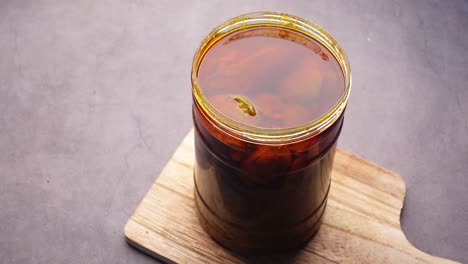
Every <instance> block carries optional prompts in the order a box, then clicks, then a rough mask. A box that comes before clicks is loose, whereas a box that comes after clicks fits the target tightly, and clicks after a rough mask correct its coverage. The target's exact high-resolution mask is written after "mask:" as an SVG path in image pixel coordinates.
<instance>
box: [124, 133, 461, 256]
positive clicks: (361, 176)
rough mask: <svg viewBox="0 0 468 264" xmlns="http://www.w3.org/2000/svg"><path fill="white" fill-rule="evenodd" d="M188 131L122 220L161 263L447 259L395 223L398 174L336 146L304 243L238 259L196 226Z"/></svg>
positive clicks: (401, 191)
mask: <svg viewBox="0 0 468 264" xmlns="http://www.w3.org/2000/svg"><path fill="white" fill-rule="evenodd" d="M194 157H195V153H194V146H193V131H191V132H190V133H189V134H188V135H187V136H186V137H185V139H184V140H183V141H182V143H181V145H180V146H179V148H178V149H177V150H176V152H175V154H174V156H173V157H172V158H171V160H170V161H169V162H168V163H167V165H166V167H165V168H164V170H163V171H162V173H161V175H160V176H159V177H158V178H157V180H156V182H155V183H154V184H153V186H152V187H151V189H150V190H149V192H148V193H147V194H146V196H145V197H144V199H143V201H142V202H141V204H140V205H139V206H138V207H137V209H136V210H135V212H134V214H133V215H132V216H131V218H130V219H129V221H128V223H127V225H126V226H125V236H126V238H127V241H128V242H129V243H130V244H131V245H133V246H135V247H137V248H138V249H140V250H142V251H143V252H145V253H147V254H150V255H152V256H154V257H156V258H158V259H161V260H163V261H165V262H169V263H455V262H452V261H450V260H446V259H442V258H438V257H434V256H431V255H428V254H426V253H424V252H422V251H419V250H418V249H416V248H415V247H413V246H412V245H411V244H410V243H409V242H408V240H407V239H406V238H405V235H404V234H403V232H402V231H401V227H400V212H401V208H402V207H403V199H404V196H405V184H404V182H403V180H402V178H401V176H399V175H397V174H395V173H393V172H391V171H388V170H386V169H384V168H382V167H379V166H377V165H375V164H372V163H370V162H368V161H366V160H364V159H362V158H359V157H357V156H355V155H353V154H351V153H349V152H346V151H343V150H340V149H338V150H337V152H336V156H335V162H334V167H333V172H332V185H331V189H330V194H329V201H328V205H327V210H326V212H325V216H324V219H323V224H322V226H321V228H320V230H319V231H318V232H317V235H316V236H315V237H314V239H313V240H312V241H310V242H309V243H308V244H307V245H306V246H305V247H304V248H302V249H300V250H296V251H294V252H290V253H288V254H282V255H273V256H262V257H245V256H240V255H237V254H235V253H232V252H230V251H228V250H225V249H224V248H222V247H221V246H219V245H218V244H216V242H214V241H213V240H212V239H211V238H210V237H209V236H208V234H207V233H205V231H204V230H203V229H202V227H201V226H200V225H199V222H198V219H197V217H196V212H195V208H194V207H195V204H194V200H193V162H194Z"/></svg>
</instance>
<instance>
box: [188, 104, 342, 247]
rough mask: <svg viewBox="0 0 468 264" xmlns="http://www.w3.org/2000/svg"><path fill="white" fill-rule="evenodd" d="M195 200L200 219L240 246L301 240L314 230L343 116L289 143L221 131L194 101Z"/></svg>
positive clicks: (288, 243)
mask: <svg viewBox="0 0 468 264" xmlns="http://www.w3.org/2000/svg"><path fill="white" fill-rule="evenodd" d="M193 119H194V124H195V151H196V152H195V154H196V162H195V171H194V181H195V193H194V195H195V201H196V206H197V212H198V216H199V220H200V223H201V224H202V226H203V227H204V228H205V230H206V231H207V232H208V233H209V234H210V236H211V237H213V239H214V240H216V241H217V242H218V243H220V244H221V245H223V246H225V247H227V248H230V249H232V250H235V251H238V252H243V253H268V252H274V251H278V250H285V249H290V248H294V247H297V246H300V245H302V244H304V243H305V242H307V241H308V240H309V239H310V238H311V237H312V236H313V235H314V234H315V232H316V231H317V230H318V228H319V227H320V223H321V218H322V216H323V213H324V211H325V206H326V202H327V198H328V192H329V189H330V180H331V170H332V165H333V159H334V155H335V147H336V142H337V139H338V137H339V134H340V131H341V127H342V123H343V115H342V116H341V117H340V118H339V119H338V121H337V122H335V123H334V124H333V125H332V126H330V127H329V128H328V129H327V130H325V131H324V132H322V133H320V134H318V135H316V136H314V137H310V138H308V139H305V140H302V141H300V142H294V143H283V144H281V143H276V144H268V145H266V144H259V143H252V142H247V141H244V140H242V139H238V138H236V137H233V136H232V135H229V134H227V133H224V132H223V131H220V130H218V129H217V128H216V126H214V125H213V123H212V121H211V120H210V117H209V116H207V115H206V113H204V112H203V110H202V109H200V107H198V106H197V103H196V102H195V103H194V105H193Z"/></svg>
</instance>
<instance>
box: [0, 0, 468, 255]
mask: <svg viewBox="0 0 468 264" xmlns="http://www.w3.org/2000/svg"><path fill="white" fill-rule="evenodd" d="M258 10H272V11H282V12H289V13H293V14H297V15H299V16H302V17H304V18H307V19H310V20H313V21H316V22H317V23H319V24H321V25H322V26H324V27H325V28H326V29H327V30H328V31H329V32H331V34H332V35H333V36H335V37H336V39H338V41H339V42H340V43H341V44H342V46H343V47H344V49H345V51H346V52H347V55H348V57H349V60H350V62H351V65H352V71H353V79H354V80H353V81H354V82H353V91H352V95H351V98H350V102H349V108H348V111H347V113H346V114H347V118H346V121H345V128H344V130H343V133H342V137H341V140H340V142H339V146H340V147H341V148H344V149H347V150H349V151H352V152H354V153H356V154H358V155H361V156H363V157H365V158H366V159H369V160H371V161H373V162H375V163H377V164H380V165H382V166H384V167H387V168H389V169H391V170H393V171H395V172H397V173H399V174H401V175H402V176H403V177H404V179H405V181H406V186H407V197H406V201H405V207H404V210H403V216H402V224H403V229H404V231H405V233H406V234H407V237H408V238H409V240H410V241H411V242H412V243H413V244H414V245H415V246H416V247H418V248H420V249H421V250H423V251H426V252H428V253H430V254H434V255H438V256H442V257H447V258H451V259H454V260H458V261H462V262H468V243H466V242H467V241H468V177H467V176H468V175H467V174H468V117H467V115H468V104H467V102H468V87H467V83H468V52H467V47H468V2H467V1H461V0H458V1H457V0H452V1H430V0H427V1H422V0H421V1H403V0H401V1H397V0H395V1H370V0H369V1H363V0H361V1H337V0H332V1H305V0H304V1H255V2H254V1H248V0H243V1H157V0H116V1H109V0H103V1H92V0H82V1H53V0H36V1H33V0H30V1H26V0H0V112H1V115H0V150H1V151H0V262H1V263H154V260H153V259H151V258H149V257H147V256H145V255H144V254H141V253H140V252H138V251H136V250H134V249H133V248H131V247H129V246H128V245H127V244H126V243H125V240H124V236H123V227H124V224H125V223H126V221H127V219H128V217H129V216H130V215H131V213H132V212H133V210H134V209H135V207H136V206H137V205H138V203H139V202H140V200H141V199H142V197H143V196H144V194H145V193H146V191H147V190H148V189H149V187H150V185H151V184H152V183H153V181H154V180H155V177H156V176H157V175H158V174H159V172H160V171H161V169H162V168H163V166H164V164H165V163H166V161H167V160H168V159H169V158H170V156H171V154H172V152H173V151H174V150H175V148H176V147H177V146H178V144H179V142H180V140H181V139H182V138H183V136H184V135H185V134H186V133H187V132H188V130H189V129H190V127H191V126H192V120H191V112H190V111H191V109H190V107H191V96H190V88H191V87H190V78H189V72H190V65H191V59H192V55H193V53H194V51H195V49H196V48H197V47H198V45H199V43H200V41H201V39H202V38H203V37H204V36H205V35H206V34H207V33H208V32H209V31H210V29H211V28H212V27H214V26H215V25H217V24H219V23H221V22H223V21H224V20H226V19H227V18H230V17H233V16H236V15H238V14H241V13H246V12H251V11H258ZM174 221H177V219H174Z"/></svg>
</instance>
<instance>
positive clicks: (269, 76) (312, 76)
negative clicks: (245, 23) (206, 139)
mask: <svg viewBox="0 0 468 264" xmlns="http://www.w3.org/2000/svg"><path fill="white" fill-rule="evenodd" d="M198 81H199V84H200V87H201V89H202V91H203V93H204V94H205V96H206V97H207V98H208V99H209V101H210V103H211V104H212V105H214V106H215V107H216V108H217V109H218V110H219V111H220V112H221V113H223V114H224V115H226V116H228V117H230V118H232V119H233V120H235V121H238V122H241V123H244V124H248V125H252V126H257V127H264V128H285V127H296V126H299V125H303V124H306V123H309V122H311V121H313V120H315V119H317V118H320V117H321V116H323V115H324V114H326V113H327V112H328V111H330V109H332V108H333V106H335V105H336V104H337V103H338V101H339V99H340V98H341V96H342V95H343V92H344V80H343V74H342V72H341V68H340V66H339V64H338V62H337V61H336V60H335V59H334V57H333V56H332V55H331V54H330V52H329V51H328V50H327V49H326V48H324V47H322V46H321V45H320V44H319V43H317V42H316V41H315V40H313V39H310V38H306V37H305V36H302V35H299V34H297V33H294V32H291V31H288V30H280V29H275V28H262V29H258V28H257V29H250V30H245V31H240V32H237V33H234V34H232V35H229V36H227V37H225V38H223V39H222V40H220V41H218V42H217V43H216V44H215V45H214V46H212V47H211V48H210V50H209V51H208V52H207V54H206V55H205V56H204V58H203V60H202V62H201V65H200V67H199V70H198ZM236 97H238V98H239V97H240V98H243V99H245V101H246V102H247V104H251V105H252V106H253V108H254V109H255V114H248V113H247V114H246V113H245V112H244V111H242V110H243V109H245V108H240V107H241V106H242V105H241V104H242V102H238V101H236V100H235V98H236Z"/></svg>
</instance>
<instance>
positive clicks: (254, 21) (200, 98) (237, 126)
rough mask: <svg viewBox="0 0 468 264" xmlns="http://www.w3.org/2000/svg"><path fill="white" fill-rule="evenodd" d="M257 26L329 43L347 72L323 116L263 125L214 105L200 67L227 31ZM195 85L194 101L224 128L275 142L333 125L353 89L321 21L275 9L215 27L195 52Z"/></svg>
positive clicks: (342, 59) (307, 135)
mask: <svg viewBox="0 0 468 264" xmlns="http://www.w3.org/2000/svg"><path fill="white" fill-rule="evenodd" d="M255 27H257V28H258V27H276V28H281V29H288V30H291V31H294V32H297V33H299V34H303V35H305V36H307V37H310V38H312V39H314V40H316V41H317V42H319V43H320V44H322V46H323V47H325V48H326V49H327V50H328V51H330V53H331V54H332V55H333V56H334V57H335V59H336V60H337V62H338V63H339V65H340V67H341V71H342V73H343V76H344V92H343V95H342V97H341V98H340V100H339V101H338V103H337V104H336V105H335V106H334V107H333V108H332V109H330V110H329V111H328V112H327V113H326V114H325V115H323V116H321V117H320V118H318V119H316V120H314V121H312V122H310V123H307V124H304V125H301V126H297V127H293V128H274V129H272V128H259V127H252V126H248V125H246V124H242V123H239V122H237V121H235V120H232V119H230V118H228V117H226V116H225V115H223V114H222V113H220V112H219V111H218V110H216V108H215V107H213V106H212V105H211V104H210V102H209V101H208V99H207V98H206V97H205V95H204V94H203V92H202V89H201V87H200V85H199V83H198V69H199V67H200V64H201V61H202V60H203V57H204V55H205V54H206V52H207V51H208V50H209V49H210V48H211V47H212V46H213V45H214V44H215V43H217V42H218V41H219V40H221V39H222V38H224V37H225V36H226V35H229V34H232V33H234V32H237V31H240V30H245V29H248V28H255ZM192 87H193V90H192V92H193V97H194V101H195V103H196V104H197V107H199V108H200V109H201V110H202V111H203V112H204V113H205V114H206V115H207V116H209V119H210V120H211V122H212V123H213V126H215V127H216V128H217V129H219V130H220V131H223V132H224V133H227V134H229V135H231V136H234V137H236V138H241V139H243V140H246V141H250V142H255V143H263V144H275V143H281V142H283V143H285V142H297V141H301V140H304V139H306V138H310V137H313V136H316V135H318V134H320V133H322V132H323V131H325V130H326V129H327V128H329V127H330V126H331V125H333V124H334V123H335V122H336V121H337V120H338V119H339V118H340V116H341V115H342V113H343V112H344V110H345V108H346V104H347V101H348V98H349V93H350V89H351V72H350V67H349V63H348V60H347V58H346V56H345V54H344V52H343V50H342V49H341V47H340V46H339V45H338V44H337V42H336V41H335V40H334V39H333V38H332V37H331V36H330V35H329V34H328V33H327V32H325V31H324V30H323V29H322V28H320V27H319V26H318V25H316V24H314V23H312V22H310V21H307V20H304V19H302V18H299V17H296V16H292V15H287V14H280V13H272V12H260V13H250V14H246V15H242V16H238V17H235V18H233V19H230V20H228V21H227V22H225V23H223V24H221V25H220V26H218V27H217V28H215V29H214V30H213V31H212V32H211V33H210V34H209V35H208V36H207V37H206V38H205V40H204V41H203V42H202V44H201V45H200V47H199V48H198V50H197V52H196V53H195V56H194V59H193V63H192Z"/></svg>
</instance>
